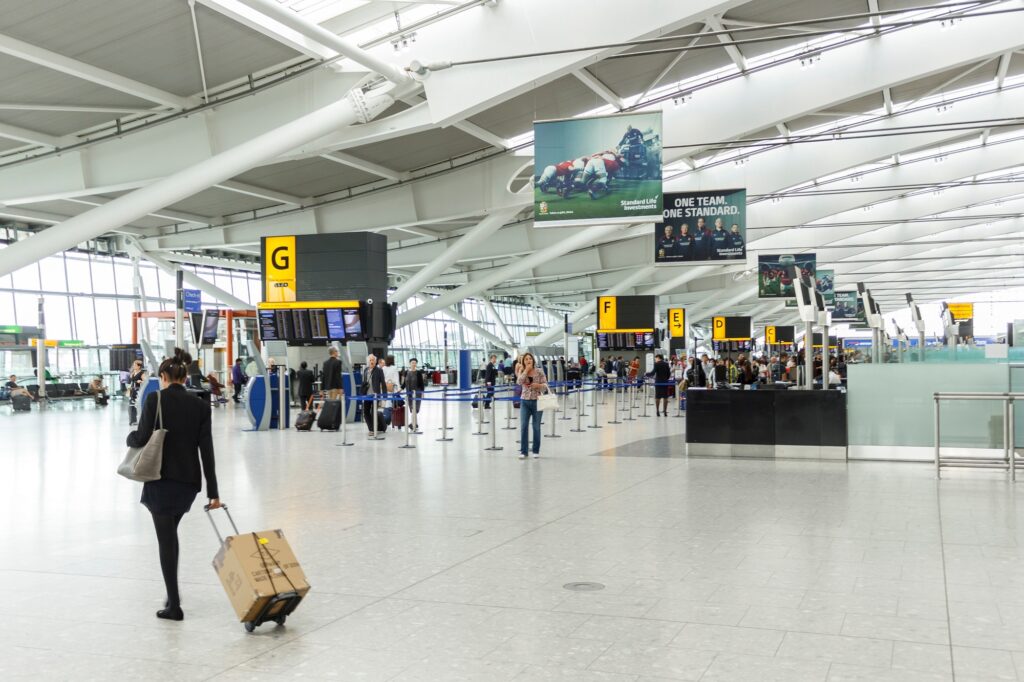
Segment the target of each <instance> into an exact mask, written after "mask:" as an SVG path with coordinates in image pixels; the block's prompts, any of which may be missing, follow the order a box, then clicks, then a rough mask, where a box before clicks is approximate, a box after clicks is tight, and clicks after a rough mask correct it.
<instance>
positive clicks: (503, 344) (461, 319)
mask: <svg viewBox="0 0 1024 682" xmlns="http://www.w3.org/2000/svg"><path fill="white" fill-rule="evenodd" d="M441 312H442V313H444V314H445V315H447V316H448V317H450V318H452V319H453V320H455V321H456V322H458V323H459V324H461V325H462V326H463V327H465V328H466V329H469V330H470V331H473V332H476V333H477V334H479V335H480V336H482V337H484V338H485V339H487V340H488V341H490V342H491V343H493V344H494V345H495V346H497V347H498V348H501V349H502V350H506V351H508V352H509V354H512V353H514V352H515V349H513V348H512V345H511V344H510V343H508V342H507V341H504V340H502V339H499V338H498V337H497V336H495V335H494V334H492V333H491V332H489V331H487V330H486V329H484V328H483V327H481V326H480V325H479V324H477V323H476V322H473V321H472V320H470V319H469V318H468V317H466V316H465V315H462V314H461V313H459V312H458V311H457V310H455V308H452V307H450V306H449V307H447V308H442V309H441Z"/></svg>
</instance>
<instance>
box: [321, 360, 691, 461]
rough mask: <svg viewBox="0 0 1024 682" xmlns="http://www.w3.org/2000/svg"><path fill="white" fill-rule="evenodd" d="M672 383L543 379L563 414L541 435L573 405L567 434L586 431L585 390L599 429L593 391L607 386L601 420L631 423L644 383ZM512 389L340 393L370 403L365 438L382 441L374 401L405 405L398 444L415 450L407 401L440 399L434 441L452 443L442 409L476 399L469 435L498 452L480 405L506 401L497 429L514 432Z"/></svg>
mask: <svg viewBox="0 0 1024 682" xmlns="http://www.w3.org/2000/svg"><path fill="white" fill-rule="evenodd" d="M678 385H679V382H677V381H667V382H656V381H653V380H651V379H649V378H647V377H638V378H636V379H628V378H625V377H620V378H619V379H618V380H616V381H614V382H609V381H608V379H607V378H606V377H594V378H591V379H573V380H564V381H549V382H548V383H547V386H548V387H549V389H550V390H551V391H552V392H553V393H556V394H558V395H560V397H561V398H562V400H561V406H560V407H558V408H556V409H555V410H553V412H562V413H563V416H562V417H560V418H557V417H555V416H554V415H551V418H550V421H551V433H549V434H547V435H546V437H547V438H561V436H560V435H558V434H557V433H556V424H555V421H556V419H558V420H560V421H561V420H572V419H573V417H570V416H568V414H567V413H568V411H569V410H570V409H573V410H575V411H576V416H575V421H576V425H575V428H573V429H570V431H571V432H573V433H582V432H584V431H585V430H586V429H584V428H583V427H582V418H583V417H584V416H587V413H586V412H585V410H586V407H587V406H586V404H585V401H584V400H583V395H584V394H586V393H590V394H592V398H591V403H590V408H591V410H592V414H593V423H592V424H591V425H589V426H588V427H587V428H591V429H600V428H603V426H602V425H601V424H598V403H597V394H598V393H604V392H607V391H609V390H611V391H613V394H614V398H615V404H614V410H613V412H612V415H611V416H612V418H611V419H610V420H608V422H607V423H609V424H621V423H622V421H620V420H619V418H618V417H619V413H620V412H624V413H628V416H627V417H624V418H623V419H624V420H625V421H636V419H635V418H634V416H633V410H634V408H635V407H636V406H637V400H638V398H639V396H640V394H641V393H642V394H643V398H642V401H643V402H642V407H643V414H641V415H640V416H642V417H646V416H647V403H648V400H649V398H650V395H649V391H648V387H649V386H655V387H657V386H669V387H677V386H678ZM517 388H518V385H517V384H514V383H508V384H498V385H493V386H491V385H479V384H478V385H475V386H472V387H470V388H455V387H451V386H441V387H437V388H433V389H424V390H422V391H414V392H411V393H410V392H404V391H401V392H391V393H388V392H383V393H370V394H366V395H355V396H346V397H347V399H348V400H351V401H355V402H356V403H362V404H364V405H365V403H372V404H373V407H372V413H373V416H372V417H371V423H370V424H369V425H368V426H369V428H370V431H369V435H368V438H369V439H370V440H382V439H383V436H382V435H381V434H380V432H378V430H377V414H378V407H379V406H380V405H382V404H386V403H387V402H388V401H402V402H404V403H406V404H407V405H409V408H410V409H409V411H410V415H409V420H410V421H409V423H408V425H407V428H406V438H405V445H402V446H401V447H402V448H415V447H416V446H415V445H414V444H413V441H412V436H413V435H422V433H423V432H422V431H419V430H418V429H419V426H418V424H417V421H418V417H417V415H416V410H415V409H412V408H413V404H412V403H413V401H415V403H420V402H439V403H441V407H442V412H441V416H442V425H441V427H439V430H440V431H441V432H442V433H441V437H440V438H438V439H437V440H438V441H452V440H453V439H452V438H450V437H448V434H447V433H446V432H447V431H450V430H451V429H452V427H450V426H448V410H447V407H448V403H477V404H478V406H479V409H480V413H479V414H478V415H477V429H478V430H477V431H476V432H474V434H473V435H484V436H485V435H488V434H489V435H490V436H491V438H490V446H489V447H486V448H484V449H485V450H490V451H499V450H503V449H504V448H503V447H502V446H499V445H498V444H497V442H496V437H497V430H498V429H497V424H494V425H493V426H492V428H491V430H490V431H489V432H488V431H484V430H483V425H484V424H489V423H490V422H488V421H484V419H483V412H484V409H486V408H485V405H487V404H491V403H493V404H494V405H495V412H494V413H492V414H496V408H497V405H498V403H506V404H507V410H506V425H505V426H504V427H503V430H509V431H514V430H516V428H517V427H515V426H512V419H513V416H512V413H513V404H514V403H516V402H520V401H521V400H522V397H521V396H520V395H516V393H515V391H516V389H517ZM570 395H574V396H575V399H574V400H573V401H572V404H570V400H569V396H570ZM620 395H621V396H622V398H621V401H620V399H619V396H620ZM676 397H677V398H678V397H679V396H676ZM620 403H621V405H620ZM602 404H603V400H602ZM676 407H677V410H676V415H677V416H682V405H681V400H677V401H676ZM357 409H362V408H357ZM343 421H345V420H344V419H343ZM342 428H343V431H342V441H343V442H342V443H340V445H351V443H347V442H345V436H344V425H343V426H342Z"/></svg>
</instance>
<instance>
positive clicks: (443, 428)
mask: <svg viewBox="0 0 1024 682" xmlns="http://www.w3.org/2000/svg"><path fill="white" fill-rule="evenodd" d="M454 428H455V427H454V426H438V427H437V430H438V431H451V430H452V429H454Z"/></svg>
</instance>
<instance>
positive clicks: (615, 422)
mask: <svg viewBox="0 0 1024 682" xmlns="http://www.w3.org/2000/svg"><path fill="white" fill-rule="evenodd" d="M608 423H609V424H621V423H622V422H620V421H613V422H608ZM597 428H601V427H600V426H598V427H597Z"/></svg>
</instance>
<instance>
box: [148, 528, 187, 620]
mask: <svg viewBox="0 0 1024 682" xmlns="http://www.w3.org/2000/svg"><path fill="white" fill-rule="evenodd" d="M182 516H184V515H183V514H175V515H173V516H165V515H163V514H153V526H154V527H155V528H156V541H157V544H158V545H159V547H160V570H161V571H163V574H164V585H165V586H166V587H167V606H168V607H171V608H174V607H179V606H181V597H180V596H179V595H178V523H180V522H181V517H182Z"/></svg>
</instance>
